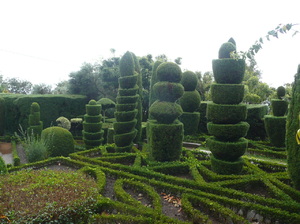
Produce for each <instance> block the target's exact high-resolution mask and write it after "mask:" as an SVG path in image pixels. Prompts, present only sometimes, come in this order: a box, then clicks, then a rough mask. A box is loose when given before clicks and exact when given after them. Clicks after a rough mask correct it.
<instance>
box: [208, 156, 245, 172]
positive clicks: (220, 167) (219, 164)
mask: <svg viewBox="0 0 300 224" xmlns="http://www.w3.org/2000/svg"><path fill="white" fill-rule="evenodd" d="M243 165H244V160H243V159H242V158H241V157H240V158H238V160H236V161H234V162H231V161H226V160H220V159H217V158H215V157H214V156H211V166H212V170H213V171H214V172H215V173H218V174H221V175H222V174H223V175H226V174H229V173H230V174H239V173H241V170H242V169H243Z"/></svg>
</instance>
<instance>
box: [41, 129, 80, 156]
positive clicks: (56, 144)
mask: <svg viewBox="0 0 300 224" xmlns="http://www.w3.org/2000/svg"><path fill="white" fill-rule="evenodd" d="M41 139H42V140H43V141H45V143H46V146H47V150H48V152H49V155H50V156H68V155H69V154H70V153H72V152H74V139H73V136H72V134H71V132H69V131H68V130H66V129H64V128H62V127H49V128H46V129H44V130H43V131H42V134H41Z"/></svg>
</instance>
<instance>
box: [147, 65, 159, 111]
mask: <svg viewBox="0 0 300 224" xmlns="http://www.w3.org/2000/svg"><path fill="white" fill-rule="evenodd" d="M161 63H162V61H156V62H155V63H154V64H153V68H152V75H151V81H150V96H149V108H150V106H151V105H152V103H154V101H156V100H157V99H158V98H157V96H155V92H154V91H153V86H154V85H155V83H157V82H158V78H157V68H158V66H159V65H160V64H161Z"/></svg>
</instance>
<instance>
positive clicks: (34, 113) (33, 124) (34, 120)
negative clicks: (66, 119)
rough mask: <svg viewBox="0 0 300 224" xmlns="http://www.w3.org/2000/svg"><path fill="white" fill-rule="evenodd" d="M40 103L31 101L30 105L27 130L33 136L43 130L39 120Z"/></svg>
mask: <svg viewBox="0 0 300 224" xmlns="http://www.w3.org/2000/svg"><path fill="white" fill-rule="evenodd" d="M40 118H41V114H40V105H39V104H38V103H37V102H33V103H32V104H31V106H30V114H29V122H28V125H29V127H28V129H27V132H28V133H30V134H33V135H34V136H35V137H38V136H40V135H41V132H42V130H43V122H42V121H41V120H40Z"/></svg>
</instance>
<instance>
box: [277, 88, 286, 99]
mask: <svg viewBox="0 0 300 224" xmlns="http://www.w3.org/2000/svg"><path fill="white" fill-rule="evenodd" d="M284 96H285V88H284V87H283V86H279V87H278V88H277V98H278V99H282V97H284Z"/></svg>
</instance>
